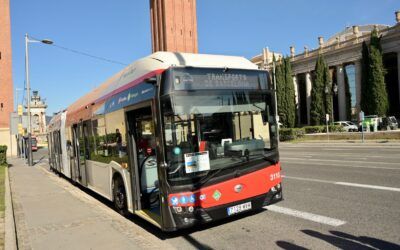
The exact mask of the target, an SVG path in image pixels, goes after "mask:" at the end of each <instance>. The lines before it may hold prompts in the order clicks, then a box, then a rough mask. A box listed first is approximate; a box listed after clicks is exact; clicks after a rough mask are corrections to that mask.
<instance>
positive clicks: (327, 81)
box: [322, 58, 333, 120]
mask: <svg viewBox="0 0 400 250" xmlns="http://www.w3.org/2000/svg"><path fill="white" fill-rule="evenodd" d="M322 60H323V58H322ZM323 62H324V78H323V80H324V90H323V91H324V100H325V103H324V104H325V114H329V115H332V111H333V110H332V108H333V95H332V80H331V74H330V72H329V67H328V65H327V64H326V63H325V61H324V60H323ZM331 120H332V117H331Z"/></svg>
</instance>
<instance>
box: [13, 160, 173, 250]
mask: <svg viewBox="0 0 400 250" xmlns="http://www.w3.org/2000/svg"><path fill="white" fill-rule="evenodd" d="M10 163H11V164H12V167H10V168H9V178H10V184H11V192H12V201H13V206H14V214H15V221H16V229H17V240H18V247H19V249H154V248H162V249H168V248H171V246H170V245H168V244H166V243H165V242H163V241H162V240H161V239H159V238H157V237H155V236H154V235H152V234H150V233H148V232H147V231H146V230H144V229H142V228H141V227H139V226H138V225H136V224H135V223H134V222H132V221H130V220H128V219H125V218H123V217H122V216H120V215H119V214H117V213H115V212H114V211H113V210H111V209H110V208H109V207H107V206H106V205H104V204H103V203H101V202H99V201H98V200H96V199H95V198H93V197H91V196H90V195H88V194H86V193H85V192H82V191H81V190H80V189H79V188H77V187H74V186H73V185H72V184H70V183H69V182H68V181H66V180H64V179H62V178H59V177H57V176H56V175H55V174H53V173H50V172H48V171H47V170H45V168H46V167H47V163H46V162H43V163H39V164H36V166H35V167H28V166H26V165H25V163H24V161H23V160H21V159H12V160H11V161H10Z"/></svg>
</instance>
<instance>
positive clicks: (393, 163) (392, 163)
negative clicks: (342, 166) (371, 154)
mask: <svg viewBox="0 0 400 250" xmlns="http://www.w3.org/2000/svg"><path fill="white" fill-rule="evenodd" d="M282 160H296V161H298V160H304V158H296V157H288V158H283V159H282ZM307 161H318V162H321V161H326V162H345V163H362V164H365V163H368V164H376V165H396V166H398V165H399V163H398V162H379V161H347V160H329V159H307Z"/></svg>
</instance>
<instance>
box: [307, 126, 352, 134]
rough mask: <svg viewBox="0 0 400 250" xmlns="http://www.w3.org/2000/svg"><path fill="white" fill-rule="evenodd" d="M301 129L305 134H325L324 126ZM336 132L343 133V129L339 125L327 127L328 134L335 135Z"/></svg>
mask: <svg viewBox="0 0 400 250" xmlns="http://www.w3.org/2000/svg"><path fill="white" fill-rule="evenodd" d="M303 128H304V131H305V133H306V134H317V133H326V125H325V126H322V125H321V126H305V127H303ZM337 132H344V129H343V127H342V126H340V125H329V133H337Z"/></svg>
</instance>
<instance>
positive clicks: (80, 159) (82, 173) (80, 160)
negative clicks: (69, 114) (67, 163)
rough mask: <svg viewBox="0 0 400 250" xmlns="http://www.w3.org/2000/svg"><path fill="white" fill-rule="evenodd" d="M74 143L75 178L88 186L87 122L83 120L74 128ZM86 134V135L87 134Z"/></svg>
mask: <svg viewBox="0 0 400 250" xmlns="http://www.w3.org/2000/svg"><path fill="white" fill-rule="evenodd" d="M72 133H73V144H74V148H75V150H74V151H75V152H74V153H75V164H74V165H75V167H74V171H73V172H74V176H75V178H74V180H77V181H79V183H81V184H82V185H84V186H86V167H85V163H86V159H88V154H89V151H88V150H87V148H88V142H87V135H88V131H87V124H86V123H85V122H81V123H80V124H75V125H74V126H73V128H72ZM85 135H86V136H85Z"/></svg>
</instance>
